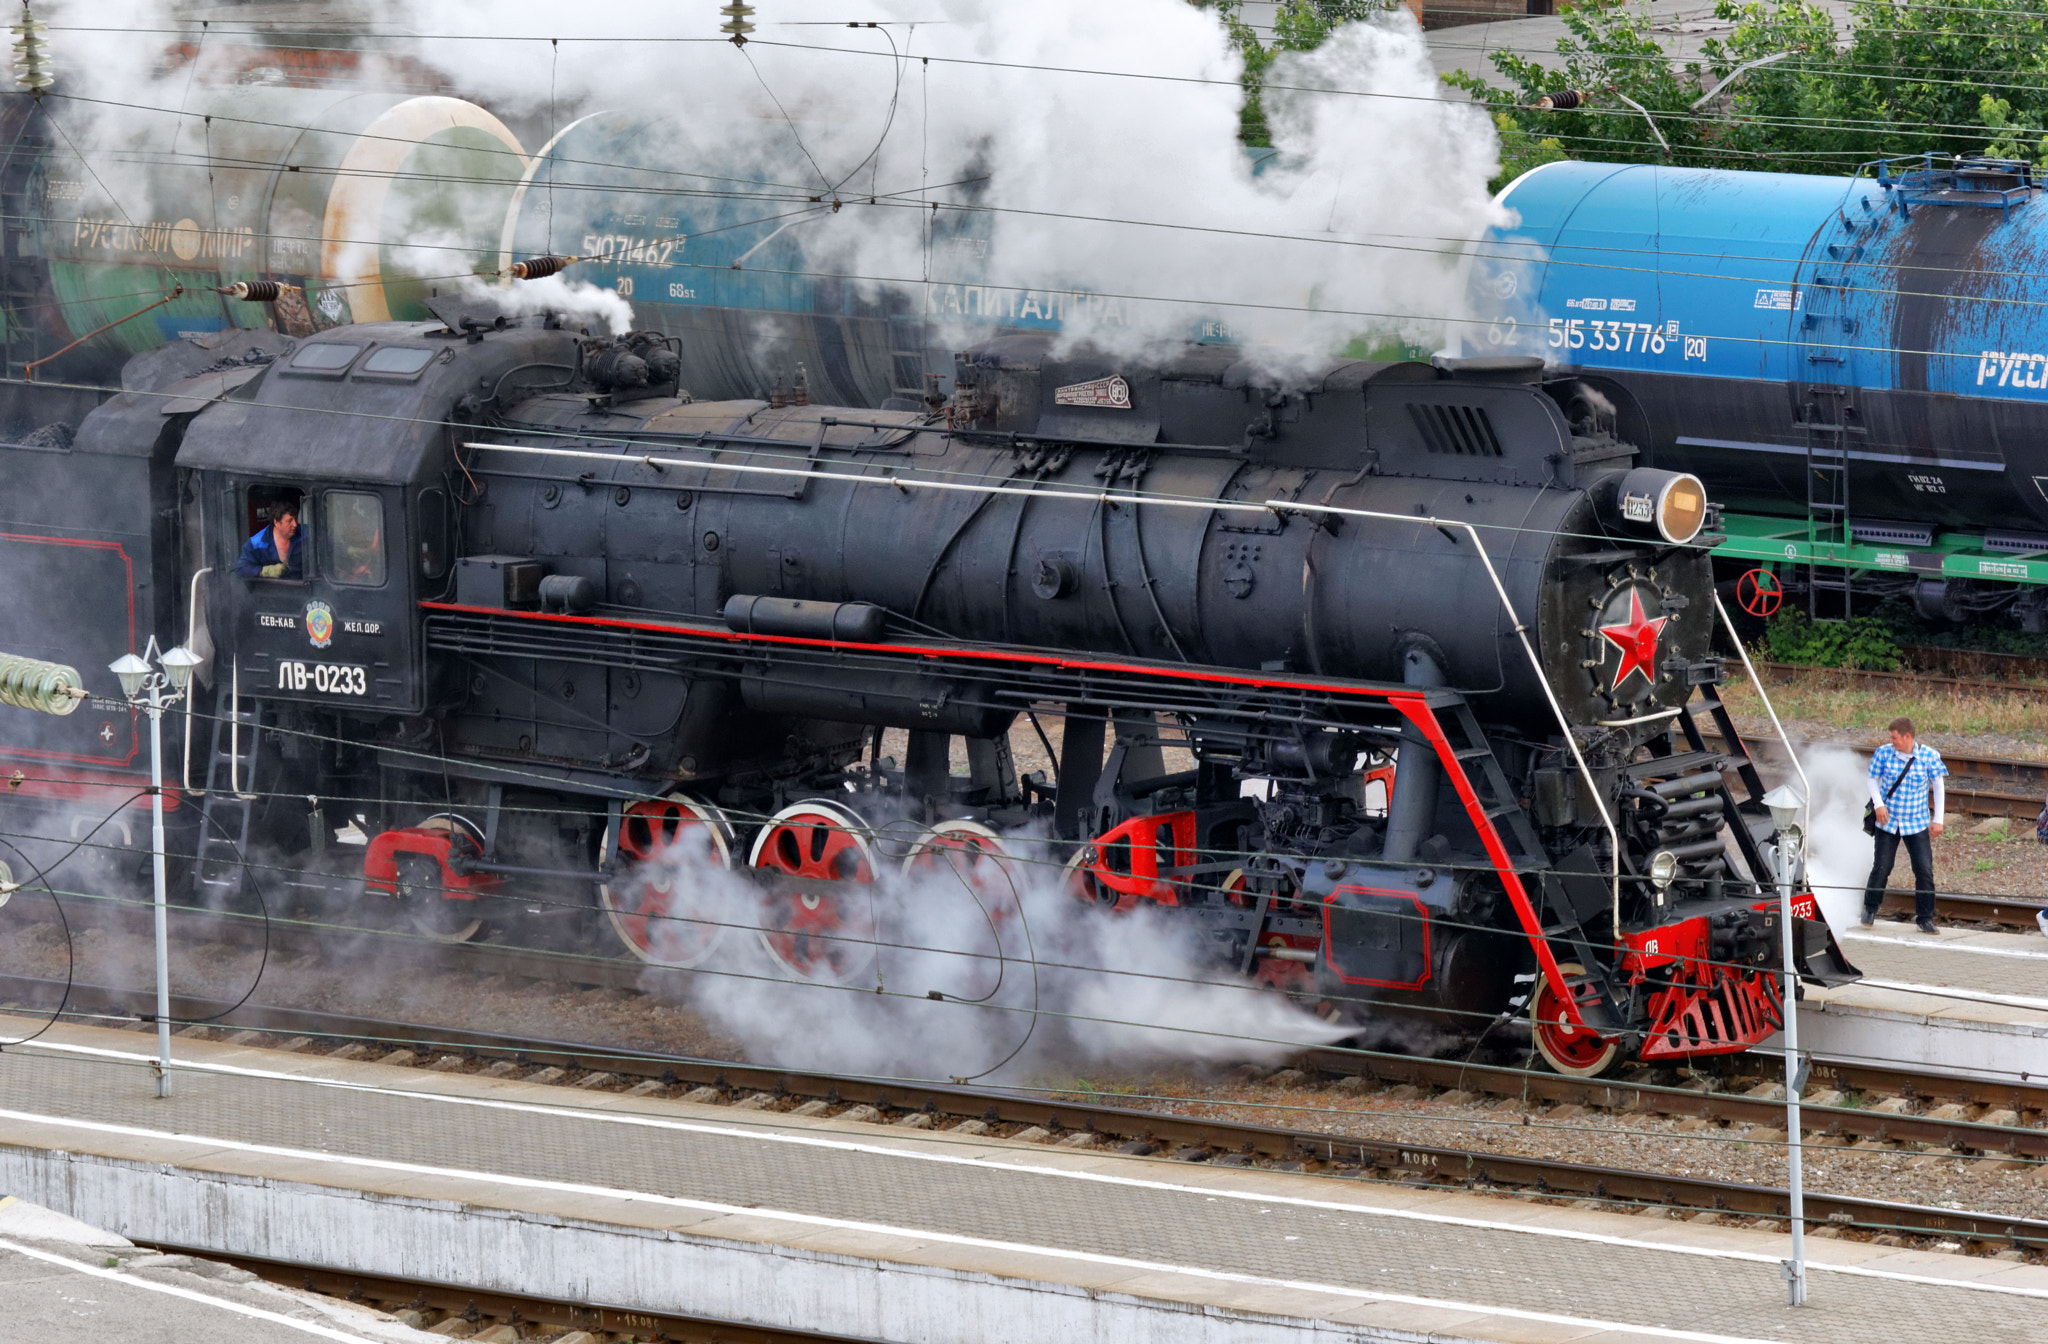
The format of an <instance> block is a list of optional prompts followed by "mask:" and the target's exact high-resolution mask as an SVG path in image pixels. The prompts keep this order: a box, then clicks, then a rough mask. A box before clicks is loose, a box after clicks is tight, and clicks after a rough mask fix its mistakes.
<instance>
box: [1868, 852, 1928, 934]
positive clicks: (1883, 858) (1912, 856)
mask: <svg viewBox="0 0 2048 1344" xmlns="http://www.w3.org/2000/svg"><path fill="white" fill-rule="evenodd" d="M1901 840H1903V841H1905V842H1906V858H1907V860H1908V861H1909V862H1910V863H1912V865H1913V918H1915V919H1919V920H1927V919H1933V918H1934V840H1933V837H1932V836H1930V835H1929V834H1928V833H1927V832H1926V831H1916V832H1914V833H1913V834H1912V835H1893V834H1892V833H1891V832H1890V831H1886V830H1880V831H1878V833H1877V848H1876V853H1875V855H1874V856H1873V860H1872V862H1871V865H1870V881H1868V882H1867V883H1865V884H1864V888H1863V913H1864V914H1866V915H1874V914H1876V913H1877V907H1878V906H1879V905H1881V904H1883V903H1884V889H1885V884H1886V883H1888V882H1890V881H1891V878H1892V865H1893V864H1894V863H1897V862H1898V860H1899V842H1900V841H1901Z"/></svg>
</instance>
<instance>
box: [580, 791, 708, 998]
mask: <svg viewBox="0 0 2048 1344" xmlns="http://www.w3.org/2000/svg"><path fill="white" fill-rule="evenodd" d="M618 854H619V857H620V858H621V859H623V860H625V861H626V862H627V864H629V865H630V866H629V867H627V868H626V871H625V872H623V873H622V874H621V875H620V876H618V877H616V878H614V879H612V880H611V881H609V882H606V883H605V884H604V885H602V886H601V887H599V888H598V898H599V900H600V901H602V903H603V905H604V913H605V917H606V919H608V920H609V921H610V923H611V926H612V931H613V932H614V933H616V934H617V935H618V937H619V941H620V942H622V943H624V944H625V945H626V947H627V949H628V950H629V951H631V952H632V954H633V955H634V956H636V957H639V958H640V959H641V960H643V961H651V962H655V963H657V964H658V965H662V966H700V965H702V964H703V963H704V962H705V961H706V960H707V959H708V958H709V957H710V956H711V954H712V952H714V951H715V950H717V947H718V944H719V941H720V939H721V938H722V937H723V936H724V934H725V926H726V925H727V924H728V923H732V922H734V920H735V918H736V916H737V915H738V913H739V911H737V910H734V909H733V908H731V907H732V900H731V892H730V891H729V890H727V889H726V888H725V887H724V886H723V885H721V884H720V883H718V882H717V881H703V880H700V879H699V877H698V874H697V873H693V872H692V869H698V870H703V869H710V868H730V867H732V828H731V826H730V825H728V824H727V822H726V819H725V814H724V813H722V812H720V811H719V810H718V809H717V808H716V807H714V806H712V805H711V804H709V803H700V802H698V801H696V800H695V799H693V798H689V797H687V796H685V795H683V794H680V793H672V794H670V795H668V796H667V797H666V798H650V799H647V800H646V801H644V802H638V803H635V804H633V805H632V806H631V807H629V808H627V809H626V811H625V815H624V816H622V817H621V818H620V825H619V836H618ZM721 897H724V898H725V899H723V900H721V899H720V898H721ZM741 909H744V907H743V906H742V907H741Z"/></svg>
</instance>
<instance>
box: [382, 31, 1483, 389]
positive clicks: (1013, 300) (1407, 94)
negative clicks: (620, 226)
mask: <svg viewBox="0 0 2048 1344" xmlns="http://www.w3.org/2000/svg"><path fill="white" fill-rule="evenodd" d="M613 8H614V7H613V6H609V5H605V4H599V5H596V6H590V7H586V9H585V10H584V11H582V12H583V14H584V15H585V16H586V18H587V20H588V22H587V24H586V25H585V27H584V29H583V31H584V32H622V33H624V32H630V33H633V34H635V35H636V37H639V38H641V39H644V40H640V41H634V40H630V39H625V40H620V41H617V42H605V41H595V42H593V41H586V40H577V41H569V42H563V43H561V44H560V45H559V46H550V45H549V44H548V43H547V42H545V41H514V40H506V39H512V38H516V37H526V38H534V39H541V38H546V37H553V36H560V35H561V14H560V11H559V9H558V8H557V7H554V6H541V5H538V4H531V3H511V4H507V3H500V2H498V0H493V3H490V4H487V5H486V4H482V3H477V2H475V0H464V2H463V3H441V2H439V0H437V3H435V4H433V5H431V6H425V5H422V6H420V8H419V10H418V12H417V14H416V16H415V17H414V18H413V19H412V21H411V24H410V26H411V27H412V28H413V29H414V30H415V31H418V32H421V33H423V34H427V35H428V36H423V37H422V38H420V39H419V41H418V49H419V50H420V52H421V54H422V57H423V59H425V60H426V61H428V62H429V63H430V64H432V65H434V66H436V67H438V68H443V69H448V70H452V71H456V72H457V73H458V75H459V77H460V80H461V82H462V83H463V86H464V87H465V89H468V88H471V87H474V88H475V90H476V94H475V96H478V97H481V98H483V99H484V100H485V101H487V102H488V103H490V105H492V106H493V107H494V108H498V109H500V110H502V111H505V113H506V115H507V116H511V115H512V110H513V109H517V110H519V111H521V112H523V113H525V114H528V115H532V116H537V117H539V118H541V119H542V120H544V121H546V122H547V124H548V125H549V126H550V127H559V126H561V125H564V124H567V122H568V121H570V120H571V119H572V118H573V116H574V115H576V114H578V113H580V112H583V111H586V110H595V109H599V108H607V109H615V110H619V111H623V112H626V113H628V114H629V115H636V116H649V117H652V116H671V117H673V118H675V119H676V120H677V121H679V122H680V123H681V129H680V131H679V132H678V133H677V138H676V139H675V141H674V142H672V143H668V144H665V145H664V146H662V153H661V154H660V155H659V156H652V157H659V158H660V159H661V160H662V161H663V162H664V164H665V165H666V166H668V167H671V168H674V169H676V170H678V171H682V172H688V173H696V174H701V175H703V179H704V180H701V181H700V180H686V181H684V182H682V184H681V185H682V186H683V187H685V188H691V189H710V188H711V187H713V186H714V185H715V183H714V182H712V181H711V179H717V178H720V177H725V178H729V179H739V180H740V182H741V183H745V184H757V185H738V184H729V189H731V190H738V191H745V192H747V193H750V194H755V195H758V196H759V197H760V201H759V205H758V207H757V209H758V213H759V215H760V216H761V218H762V219H763V220H770V219H773V220H776V221H781V222H788V221H797V222H794V223H791V224H790V227H789V229H788V232H787V233H786V234H785V235H784V236H785V237H786V238H787V239H789V240H791V241H796V242H800V243H801V244H802V246H803V248H804V255H805V262H804V266H805V268H806V269H808V270H812V271H815V272H821V273H829V274H840V275H847V276H852V277H857V278H860V279H859V280H857V283H865V284H870V285H879V284H880V283H882V282H884V281H890V282H897V283H898V284H899V285H900V284H902V283H904V282H922V281H924V280H926V279H929V280H930V281H931V282H932V283H931V286H930V288H929V289H928V290H926V291H925V293H926V296H927V298H928V302H929V309H930V312H931V314H932V315H933V317H935V318H936V319H938V320H939V322H940V323H941V325H942V326H943V324H944V323H945V321H946V319H948V318H949V317H955V316H957V317H959V318H961V319H962V320H961V321H960V322H959V323H958V324H957V326H956V329H955V330H954V331H952V332H949V333H948V335H950V336H952V337H953V338H955V339H960V338H964V337H968V336H972V335H974V334H976V333H977V332H978V331H979V332H985V331H986V329H987V328H986V326H985V325H983V326H979V327H977V326H976V325H974V324H973V323H971V322H969V321H968V320H966V319H971V318H975V317H978V316H982V315H985V314H986V313H988V312H989V311H990V309H991V308H995V309H998V310H1000V311H1003V312H1004V313H1006V314H1009V313H1015V314H1019V315H1021V316H1022V317H1023V318H1025V319H1026V320H1029V319H1033V318H1038V317H1041V316H1047V315H1050V314H1049V310H1055V311H1057V312H1058V314H1059V315H1060V316H1061V317H1063V319H1064V327H1065V330H1066V331H1067V332H1068V333H1069V334H1070V335H1071V336H1074V337H1087V338H1090V339H1092V340H1094V341H1096V342H1098V343H1101V344H1105V345H1108V346H1110V347H1112V348H1116V349H1119V350H1123V351H1135V350H1138V349H1142V348H1144V347H1146V346H1148V345H1151V344H1154V343H1170V342H1177V341H1180V340H1184V339H1187V338H1189V337H1191V336H1193V335H1194V334H1195V333H1196V331H1197V329H1198V327H1200V326H1201V324H1203V323H1205V322H1211V323H1214V322H1221V323H1223V324H1226V325H1227V326H1228V328H1230V329H1231V330H1232V331H1233V332H1234V334H1236V335H1237V336H1238V337H1239V338H1241V339H1244V340H1247V341H1251V342H1255V343H1259V344H1262V345H1266V346H1270V347H1273V349H1274V351H1275V358H1278V359H1282V360H1290V359H1291V360H1296V361H1307V362H1313V361H1318V360H1321V359H1324V358H1327V357H1329V356H1330V355H1332V354H1334V353H1335V352H1337V351H1338V350H1339V349H1341V348H1342V347H1343V346H1344V345H1345V344H1346V343H1347V342H1348V341H1350V340H1352V339H1353V338H1355V337H1358V336H1361V335H1371V336H1377V337H1384V336H1389V335H1398V336H1401V337H1404V338H1407V339H1410V340H1414V341H1419V342H1421V343H1424V344H1426V345H1431V346H1434V345H1436V344H1438V343H1439V342H1440V341H1441V340H1442V339H1443V338H1444V335H1445V333H1446V332H1447V331H1452V332H1455V331H1456V330H1457V329H1458V328H1459V325H1460V323H1468V322H1469V321H1470V320H1471V319H1472V316H1473V314H1472V313H1471V311H1470V310H1469V308H1468V306H1467V301H1466V298H1465V280H1464V277H1463V274H1462V271H1461V269H1460V265H1459V251H1460V243H1461V241H1462V240H1466V239H1470V238H1473V237H1476V236H1477V235H1478V234H1480V233H1481V232H1482V231H1483V230H1484V229H1486V228H1487V227H1489V226H1492V225H1495V224H1499V223H1502V222H1504V221H1505V219H1506V218H1507V216H1506V212H1504V211H1502V210H1501V209H1499V207H1497V206H1495V205H1494V204H1493V203H1492V201H1491V200H1490V199H1489V198H1488V196H1487V193H1486V183H1487V180H1488V178H1489V177H1490V176H1491V174H1492V173H1493V172H1494V171H1495V170H1496V166H1497V164H1496V159H1497V145H1496V142H1495V138H1494V133H1493V128H1492V126H1491V124H1490V123H1489V122H1488V121H1487V119H1486V118H1485V116H1484V115H1483V114H1482V113H1480V112H1479V111H1477V110H1476V109H1474V108H1473V107H1471V106H1470V105H1469V104H1466V103H1463V102H1455V101H1451V100H1447V99H1445V98H1444V97H1443V96H1442V94H1441V91H1440V88H1439V86H1438V83H1437V80H1436V75H1435V73H1434V69H1433V67H1432V66H1431V63H1430V60H1429V56H1428V52H1427V49H1426V47H1425V45H1424V43H1423V41H1422V37H1421V33H1420V30H1419V29H1418V28H1417V26H1416V24H1415V22H1414V20H1413V19H1412V18H1411V17H1410V16H1409V15H1408V14H1407V13H1406V11H1405V10H1396V11H1392V12H1390V13H1388V14H1386V15H1384V16H1382V17H1380V18H1376V19H1375V20H1373V21H1371V22H1369V23H1360V24H1353V25H1350V26H1348V27H1347V28H1345V29H1342V30H1340V31H1339V32H1338V33H1337V34H1335V35H1334V36H1333V37H1332V38H1331V39H1330V40H1329V41H1328V42H1327V43H1326V44H1325V45H1324V46H1323V47H1322V48H1320V49H1319V50H1317V51H1315V52H1311V53H1302V54H1289V55H1286V56H1283V57H1282V58H1281V59H1280V60H1279V61H1278V62H1276V63H1275V65H1274V66H1273V67H1272V69H1271V72H1270V74H1269V77H1268V92H1267V95H1266V109H1267V116H1268V121H1269V124H1270V126H1271V128H1272V134H1273V138H1274V142H1275V146H1276V148H1277V149H1278V150H1279V154H1278V157H1277V158H1276V159H1275V160H1274V162H1273V164H1272V165H1270V166H1269V167H1268V169H1267V171H1265V172H1263V173H1260V174H1257V175H1256V176H1255V175H1254V173H1253V171H1252V165H1251V159H1250V158H1249V157H1248V156H1247V155H1246V153H1245V152H1244V150H1243V148H1242V147H1241V146H1240V145H1239V143H1238V141H1237V131H1238V124H1239V111H1240V106H1241V99H1242V91H1241V88H1240V86H1239V84H1238V82H1237V81H1238V78H1239V75H1240V72H1241V63H1240V61H1239V58H1238V56H1237V53H1236V52H1235V51H1234V50H1233V49H1232V48H1231V47H1230V45H1229V43H1228V41H1227V40H1226V37H1225V34H1224V32H1223V30H1222V28H1221V26H1220V25H1219V24H1218V23H1217V21H1216V19H1215V17H1214V15H1213V14H1211V13H1209V12H1207V11H1203V10H1199V9H1196V8H1194V7H1193V6H1191V5H1188V4H1187V3H1185V0H1125V2H1124V3H1120V4H1116V5H1100V4H1088V3H1083V2H1082V0H1051V2H1050V3H1042V4H1038V5H1033V6H1028V7H1026V6H1008V5H1003V6H988V5H983V4H978V3H968V0H940V2H938V3H935V0H881V3H879V4H877V5H875V6H873V7H872V8H873V9H874V11H875V13H876V16H877V17H878V18H879V19H882V20H883V21H884V25H883V27H881V28H878V29H866V28H863V29H858V30H853V31H849V30H848V28H846V27H844V26H841V24H842V22H843V20H844V17H845V16H844V10H843V7H841V6H837V5H832V4H825V3H823V2H822V0H787V2H785V3H779V4H778V5H776V6H775V7H774V9H773V11H772V13H771V12H768V11H765V10H764V11H763V12H762V14H761V15H760V17H759V22H760V25H761V26H760V30H759V31H758V32H757V34H756V40H755V41H754V42H752V43H750V44H748V46H747V47H746V48H745V49H744V50H736V49H734V48H733V47H731V46H729V45H726V44H722V43H718V42H715V41H705V40H704V39H706V38H708V37H711V36H714V35H715V34H716V32H717V24H718V22H719V15H718V10H717V7H716V5H715V3H713V0H694V2H693V3H688V4H683V5H679V6H677V7H675V8H674V9H673V10H668V11H663V12H661V13H659V14H656V13H654V12H651V11H648V10H647V9H646V8H645V7H644V6H633V7H626V6H617V7H616V9H617V12H616V13H615V14H614V13H612V10H613ZM935 14H936V16H937V18H938V20H939V21H937V22H932V21H931V20H932V19H933V18H934V16H935ZM436 34H439V35H446V39H447V40H440V39H438V38H437V37H435V36H433V35H436ZM475 34H490V35H492V37H494V38H496V39H499V40H493V41H487V42H479V41H473V40H470V37H471V36H473V35H475ZM485 53H488V56H487V58H485V55H484V54H485ZM926 58H930V60H929V63H926ZM679 92H680V93H682V94H683V95H684V98H683V100H682V101H681V102H679V101H678V97H677V95H678V93H679ZM811 197H818V198H821V200H820V201H819V203H818V204H817V205H815V206H813V205H811V204H810V202H809V199H808V198H811ZM834 200H837V201H839V202H841V203H842V205H843V208H841V209H839V210H837V211H832V210H830V209H829V206H828V203H829V202H831V201H834ZM870 201H873V202H874V203H873V204H869V202H870ZM931 202H938V203H940V205H941V207H942V213H941V215H940V216H939V220H940V223H941V224H942V225H944V226H945V227H935V226H934V217H933V216H932V214H931V212H930V210H929V208H928V207H929V204H930V203H931ZM963 206H971V207H975V208H974V210H973V211H972V212H971V213H969V214H967V215H966V216H965V219H964V221H962V220H960V219H959V218H958V217H957V216H953V215H950V214H948V213H946V212H947V211H950V210H951V209H953V208H955V207H963ZM807 211H809V212H811V213H806V212H807ZM569 241H570V240H557V245H558V246H565V245H567V243H568V242H569ZM1077 293H1078V294H1079V295H1080V296H1082V297H1076V295H1077Z"/></svg>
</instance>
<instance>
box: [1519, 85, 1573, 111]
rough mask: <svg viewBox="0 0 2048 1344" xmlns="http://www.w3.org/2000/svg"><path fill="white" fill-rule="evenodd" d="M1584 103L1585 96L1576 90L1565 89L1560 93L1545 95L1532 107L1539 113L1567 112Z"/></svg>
mask: <svg viewBox="0 0 2048 1344" xmlns="http://www.w3.org/2000/svg"><path fill="white" fill-rule="evenodd" d="M1585 101H1586V95H1585V94H1583V93H1581V92H1579V91H1578V90H1577V89H1566V90H1564V91H1563V92H1561V93H1546V94H1544V95H1543V96H1542V97H1541V98H1538V99H1537V100H1536V101H1535V103H1534V104H1532V106H1534V107H1535V109H1536V110H1537V111H1539V112H1569V111H1571V110H1572V109H1573V108H1575V107H1577V106H1578V105H1579V104H1581V103H1583V102H1585Z"/></svg>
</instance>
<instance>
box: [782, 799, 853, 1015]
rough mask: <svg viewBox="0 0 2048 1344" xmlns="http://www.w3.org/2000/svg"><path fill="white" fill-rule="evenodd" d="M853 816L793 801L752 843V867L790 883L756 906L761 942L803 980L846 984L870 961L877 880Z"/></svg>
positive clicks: (828, 806)
mask: <svg viewBox="0 0 2048 1344" xmlns="http://www.w3.org/2000/svg"><path fill="white" fill-rule="evenodd" d="M856 825H858V819H857V818H855V817H854V816H853V815H852V814H851V813H848V812H844V811H842V809H840V808H839V807H838V806H837V805H835V804H828V803H818V804H796V805H792V806H790V807H788V808H785V809H783V811H782V812H781V813H778V814H777V815H776V816H775V817H774V818H772V819H771V820H770V822H769V824H768V825H767V827H766V828H764V829H763V830H762V832H761V834H760V836H759V837H758V838H757V839H756V840H755V841H754V850H753V866H754V867H756V868H760V869H766V870H767V871H769V872H771V873H778V874H781V875H782V876H783V877H784V878H786V879H794V880H793V881H788V882H784V883H782V884H780V885H778V886H776V887H775V888H773V889H771V890H770V891H769V893H768V894H767V896H766V897H765V898H764V899H763V901H762V905H761V944H762V946H763V947H765V948H766V949H767V951H768V954H769V955H770V956H772V957H773V958H775V960H777V961H779V962H781V963H782V964H783V965H784V966H786V967H788V968H789V969H790V970H791V971H794V972H795V973H796V974H797V975H799V976H801V977H803V978H805V979H807V980H845V979H849V978H851V977H852V976H854V975H856V974H858V973H859V972H860V971H862V970H864V969H865V968H866V967H867V965H868V964H869V963H870V962H872V961H873V960H874V955H875V924H874V916H873V913H872V898H871V896H870V894H869V893H867V892H864V891H861V890H860V888H861V887H862V886H863V885H865V884H867V883H870V882H872V881H874V876H875V870H874V864H873V861H872V857H871V855H870V853H869V850H868V846H867V841H866V840H865V839H864V838H863V837H862V836H861V835H860V834H859V833H858V832H857V831H855V830H853V829H851V828H852V827H854V826H856Z"/></svg>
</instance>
